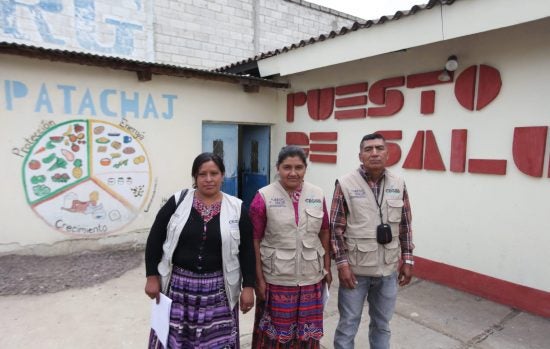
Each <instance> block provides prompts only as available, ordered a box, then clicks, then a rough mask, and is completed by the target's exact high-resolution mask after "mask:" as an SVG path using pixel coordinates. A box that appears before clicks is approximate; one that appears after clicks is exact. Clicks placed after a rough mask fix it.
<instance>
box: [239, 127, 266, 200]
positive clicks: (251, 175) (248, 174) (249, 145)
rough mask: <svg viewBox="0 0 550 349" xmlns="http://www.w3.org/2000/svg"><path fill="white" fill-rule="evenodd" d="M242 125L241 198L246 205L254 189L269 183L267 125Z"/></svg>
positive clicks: (252, 195)
mask: <svg viewBox="0 0 550 349" xmlns="http://www.w3.org/2000/svg"><path fill="white" fill-rule="evenodd" d="M241 127H242V129H241V130H242V140H241V145H242V150H241V164H242V166H241V167H242V169H241V173H242V176H241V199H242V200H243V202H244V204H245V205H246V206H247V207H248V206H249V205H250V202H251V201H252V199H253V198H254V195H255V194H256V191H257V190H258V189H260V188H261V187H263V186H266V185H267V184H268V183H269V133H270V132H269V126H248V125H246V126H245V125H243V126H241Z"/></svg>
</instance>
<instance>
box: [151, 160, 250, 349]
mask: <svg viewBox="0 0 550 349" xmlns="http://www.w3.org/2000/svg"><path fill="white" fill-rule="evenodd" d="M224 172H225V166H224V164H223V161H222V159H221V158H220V157H218V156H217V155H214V154H212V153H203V154H200V155H199V156H197V158H196V159H195V161H194V162H193V167H192V170H191V174H192V176H193V180H194V185H193V187H194V189H190V190H188V191H185V192H178V193H176V194H175V195H174V196H173V197H171V198H170V200H168V202H167V203H166V204H165V205H164V206H163V207H162V208H161V209H160V211H159V212H158V214H157V217H156V219H155V222H154V223H153V226H152V228H151V232H150V233H149V237H148V239H147V245H146V250H145V262H146V263H145V264H146V274H147V282H146V285H145V293H146V294H147V295H148V296H149V297H150V298H152V299H157V302H158V299H159V294H160V292H162V293H164V294H166V295H167V296H168V297H169V298H170V299H172V307H171V310H170V323H169V334H168V341H167V347H168V348H169V349H180V348H182V349H183V348H205V349H206V348H209V349H210V348H239V322H238V316H239V314H238V306H239V304H240V309H241V311H242V312H243V313H246V312H248V311H249V310H250V309H251V308H252V307H253V305H254V283H255V269H254V265H255V256H254V249H253V243H252V225H251V223H250V220H249V218H248V213H247V211H246V209H245V207H244V206H243V205H242V201H241V200H239V199H237V198H235V197H233V196H230V195H227V194H225V193H223V192H221V185H222V180H223V177H224ZM149 348H163V346H162V344H161V343H160V341H159V339H158V338H157V335H156V333H155V332H154V331H152V330H151V335H150V339H149Z"/></svg>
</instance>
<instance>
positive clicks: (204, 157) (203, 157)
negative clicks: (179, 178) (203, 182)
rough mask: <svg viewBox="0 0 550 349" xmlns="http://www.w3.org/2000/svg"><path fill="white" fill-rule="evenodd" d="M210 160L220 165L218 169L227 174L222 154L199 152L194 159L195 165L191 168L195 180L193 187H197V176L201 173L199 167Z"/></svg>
mask: <svg viewBox="0 0 550 349" xmlns="http://www.w3.org/2000/svg"><path fill="white" fill-rule="evenodd" d="M208 161H214V163H215V164H216V166H218V169H219V170H220V172H221V173H222V175H223V174H225V165H224V164H223V159H222V158H221V157H220V156H218V155H216V154H214V153H208V152H206V153H202V154H199V155H198V156H197V157H196V158H195V160H193V167H192V168H191V176H192V177H193V180H194V183H193V188H196V187H197V184H196V183H197V176H198V175H199V169H200V168H201V166H202V164H204V163H205V162H208Z"/></svg>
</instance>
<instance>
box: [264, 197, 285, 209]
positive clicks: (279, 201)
mask: <svg viewBox="0 0 550 349" xmlns="http://www.w3.org/2000/svg"><path fill="white" fill-rule="evenodd" d="M285 206H286V205H285V199H284V198H271V199H269V202H268V203H267V207H285Z"/></svg>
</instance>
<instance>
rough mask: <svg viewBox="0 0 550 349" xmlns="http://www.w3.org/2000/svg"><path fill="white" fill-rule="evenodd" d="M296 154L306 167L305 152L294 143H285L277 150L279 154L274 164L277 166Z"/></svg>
mask: <svg viewBox="0 0 550 349" xmlns="http://www.w3.org/2000/svg"><path fill="white" fill-rule="evenodd" d="M294 156H297V157H299V158H300V160H302V162H303V163H304V165H305V166H306V167H307V160H306V152H305V151H304V149H302V148H300V147H298V146H296V145H287V146H285V147H282V148H281V151H280V152H279V156H278V157H277V163H276V164H275V166H276V167H279V165H280V164H281V163H282V162H283V161H285V159H286V158H290V157H294Z"/></svg>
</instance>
